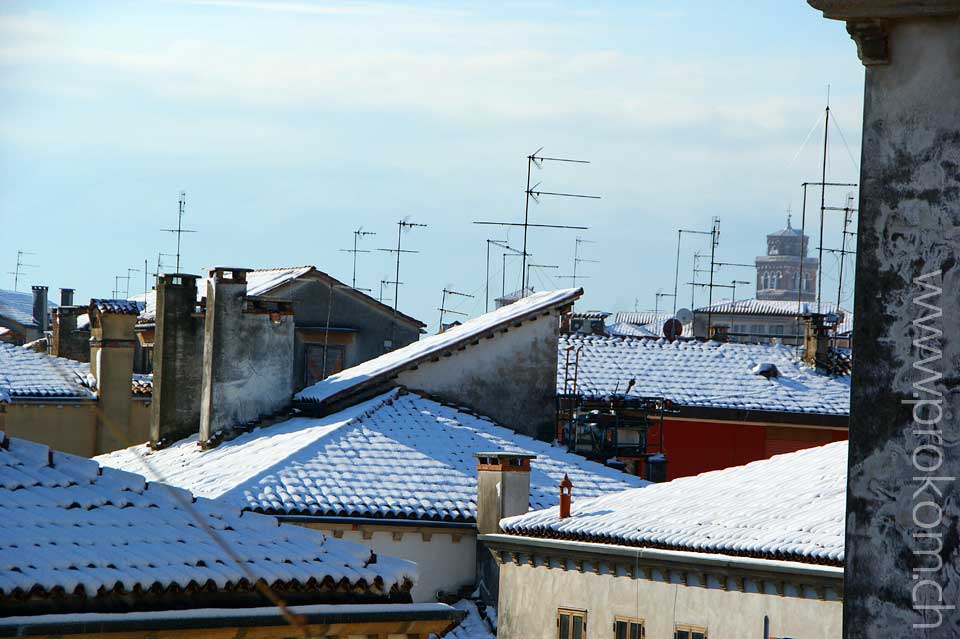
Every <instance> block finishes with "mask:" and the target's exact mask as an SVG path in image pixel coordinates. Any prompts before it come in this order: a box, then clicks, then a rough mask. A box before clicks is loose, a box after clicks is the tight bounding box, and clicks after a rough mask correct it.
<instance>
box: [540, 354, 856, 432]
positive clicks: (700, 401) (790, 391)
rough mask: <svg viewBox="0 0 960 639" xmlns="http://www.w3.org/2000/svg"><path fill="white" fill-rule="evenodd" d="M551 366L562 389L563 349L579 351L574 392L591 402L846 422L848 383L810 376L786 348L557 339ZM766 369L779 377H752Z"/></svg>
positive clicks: (814, 373) (843, 379)
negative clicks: (653, 400)
mask: <svg viewBox="0 0 960 639" xmlns="http://www.w3.org/2000/svg"><path fill="white" fill-rule="evenodd" d="M558 347H559V360H558V367H557V383H558V387H559V388H562V387H563V382H564V364H565V361H566V355H567V351H568V349H572V350H571V351H570V352H571V353H573V352H576V351H579V353H580V355H579V363H578V367H577V388H578V392H579V393H581V394H583V395H586V396H591V397H609V396H612V395H617V394H622V393H623V392H624V391H625V390H626V388H627V386H628V383H629V381H630V380H631V379H634V380H636V384H635V385H634V386H633V387H632V388H631V389H630V395H631V396H640V397H642V396H656V397H665V398H667V399H670V400H673V401H675V402H676V403H678V404H680V405H681V406H685V407H698V408H725V409H736V410H741V411H773V412H781V413H806V414H820V415H834V416H846V415H849V414H850V376H849V375H844V376H831V375H827V374H825V373H820V372H818V371H817V370H816V369H815V368H812V367H810V366H808V365H806V364H804V363H803V362H802V361H800V360H798V359H797V357H796V356H795V350H794V347H792V346H785V345H782V344H781V345H776V344H736V343H726V344H721V343H718V342H699V341H683V340H677V341H673V342H671V341H668V340H665V339H642V338H632V337H601V336H572V335H561V336H560V342H559V346H558ZM759 364H774V365H775V366H776V367H777V370H778V371H779V373H780V374H779V376H777V377H772V378H769V379H768V378H767V377H763V376H761V375H758V374H757V373H755V372H754V371H755V368H756V367H757V365H759Z"/></svg>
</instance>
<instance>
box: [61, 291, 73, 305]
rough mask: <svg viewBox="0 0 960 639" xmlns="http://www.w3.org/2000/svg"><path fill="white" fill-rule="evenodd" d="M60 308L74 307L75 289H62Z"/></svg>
mask: <svg viewBox="0 0 960 639" xmlns="http://www.w3.org/2000/svg"><path fill="white" fill-rule="evenodd" d="M60 306H73V289H72V288H61V289H60Z"/></svg>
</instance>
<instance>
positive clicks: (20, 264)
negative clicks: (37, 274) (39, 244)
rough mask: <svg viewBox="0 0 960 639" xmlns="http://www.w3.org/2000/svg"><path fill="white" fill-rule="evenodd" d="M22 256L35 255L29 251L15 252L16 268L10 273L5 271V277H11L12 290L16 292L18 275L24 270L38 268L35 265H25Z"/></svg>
mask: <svg viewBox="0 0 960 639" xmlns="http://www.w3.org/2000/svg"><path fill="white" fill-rule="evenodd" d="M24 255H36V253H32V252H30V251H23V250H20V251H17V267H16V268H15V269H14V270H12V271H7V275H13V290H14V291H16V290H17V287H18V286H19V284H20V274H21V273H22V272H23V269H25V268H39V265H37V264H27V263H25V262H24V261H23V256H24Z"/></svg>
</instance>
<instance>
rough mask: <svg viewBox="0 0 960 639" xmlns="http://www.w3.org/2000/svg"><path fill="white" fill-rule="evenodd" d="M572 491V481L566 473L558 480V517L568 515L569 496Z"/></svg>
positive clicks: (563, 517) (562, 517) (564, 517)
mask: <svg viewBox="0 0 960 639" xmlns="http://www.w3.org/2000/svg"><path fill="white" fill-rule="evenodd" d="M572 493H573V482H572V481H570V478H569V477H567V475H566V474H564V475H563V480H562V481H561V482H560V519H566V518H567V517H569V516H570V496H571V494H572Z"/></svg>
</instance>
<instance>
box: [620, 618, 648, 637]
mask: <svg viewBox="0 0 960 639" xmlns="http://www.w3.org/2000/svg"><path fill="white" fill-rule="evenodd" d="M645 638H646V634H645V633H644V630H643V619H637V618H635V617H615V618H614V622H613V639H645Z"/></svg>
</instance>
